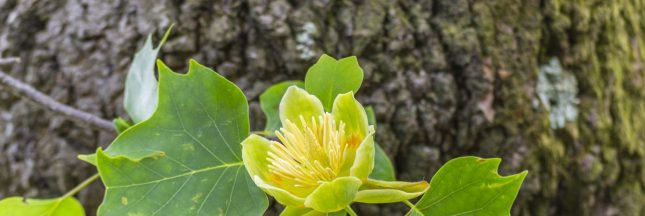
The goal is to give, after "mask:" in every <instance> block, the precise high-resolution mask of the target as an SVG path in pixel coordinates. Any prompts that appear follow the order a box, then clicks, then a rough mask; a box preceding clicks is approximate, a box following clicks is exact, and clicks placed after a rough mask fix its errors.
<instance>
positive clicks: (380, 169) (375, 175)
mask: <svg viewBox="0 0 645 216" xmlns="http://www.w3.org/2000/svg"><path fill="white" fill-rule="evenodd" d="M365 113H366V114H367V122H368V123H369V124H370V125H374V127H375V128H376V116H375V115H374V109H373V108H372V107H371V106H368V107H365ZM374 147H376V148H375V150H376V152H375V154H376V155H374V170H372V173H371V174H370V178H371V179H378V180H386V181H394V180H396V174H395V171H394V165H393V164H392V161H391V160H390V157H388V156H387V154H385V151H383V148H381V146H380V145H378V143H376V142H375V143H374Z"/></svg>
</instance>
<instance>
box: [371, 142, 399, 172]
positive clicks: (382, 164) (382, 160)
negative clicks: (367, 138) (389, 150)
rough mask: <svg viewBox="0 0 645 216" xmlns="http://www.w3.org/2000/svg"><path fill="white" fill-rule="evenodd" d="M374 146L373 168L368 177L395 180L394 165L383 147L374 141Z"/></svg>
mask: <svg viewBox="0 0 645 216" xmlns="http://www.w3.org/2000/svg"><path fill="white" fill-rule="evenodd" d="M374 147H375V149H374V150H375V152H374V169H373V170H372V173H371V174H370V178H371V179H378V180H386V181H394V180H396V175H395V172H394V165H392V161H390V157H388V156H387V154H385V151H383V148H381V146H379V145H378V144H377V143H374Z"/></svg>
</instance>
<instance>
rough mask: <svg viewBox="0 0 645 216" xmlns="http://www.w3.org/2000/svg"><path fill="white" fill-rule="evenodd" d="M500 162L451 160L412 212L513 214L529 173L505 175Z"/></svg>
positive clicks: (423, 213) (474, 158)
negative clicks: (515, 203)
mask: <svg viewBox="0 0 645 216" xmlns="http://www.w3.org/2000/svg"><path fill="white" fill-rule="evenodd" d="M500 162H501V159H499V158H493V159H483V158H478V157H472V156H468V157H460V158H456V159H453V160H450V161H448V163H446V164H445V165H444V166H443V167H441V169H439V171H437V174H435V176H434V177H432V180H431V181H430V189H428V191H427V192H426V193H425V195H424V196H423V197H422V198H421V199H420V200H419V202H417V204H416V205H415V207H414V208H413V209H412V210H411V211H410V212H409V213H408V215H428V216H430V215H432V216H443V215H510V210H511V207H512V205H513V202H514V201H515V197H516V196H517V193H518V191H519V189H520V186H521V185H522V182H523V181H524V177H526V174H527V173H528V172H527V171H524V172H521V173H518V174H515V175H510V176H504V177H502V176H500V175H498V174H497V169H498V167H499V164H500Z"/></svg>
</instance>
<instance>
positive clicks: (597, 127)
mask: <svg viewBox="0 0 645 216" xmlns="http://www.w3.org/2000/svg"><path fill="white" fill-rule="evenodd" d="M0 23H1V24H0V56H1V57H19V58H20V59H21V60H22V62H21V63H20V64H15V65H3V66H0V70H2V71H4V72H5V73H8V74H10V75H11V76H13V77H15V78H17V79H19V80H22V81H24V82H26V83H29V84H30V85H33V86H34V87H35V88H36V89H38V90H40V91H43V92H44V93H46V94H47V95H50V96H51V97H53V98H54V99H56V100H57V101H60V102H62V103H65V104H68V105H71V106H73V107H76V108H78V109H80V110H84V111H87V112H90V113H93V114H95V115H98V116H101V117H103V118H106V119H113V118H116V117H125V116H126V115H125V112H124V110H123V105H122V103H123V87H124V80H125V75H126V72H127V70H128V67H129V65H130V62H131V60H132V56H133V55H134V53H135V52H136V51H137V49H138V48H140V47H141V46H142V44H143V42H144V40H145V37H146V35H147V34H149V33H153V34H154V37H153V38H156V39H157V41H158V39H159V38H160V36H161V34H162V33H163V31H165V29H166V28H167V27H168V26H170V25H171V24H173V23H174V24H175V28H174V29H173V32H172V34H171V35H170V38H169V39H168V42H167V43H166V44H165V45H164V46H163V48H162V50H161V53H160V58H161V59H163V60H164V61H165V62H166V63H167V64H168V65H169V66H170V67H171V68H173V69H175V70H178V71H182V70H184V71H185V70H186V68H187V67H186V66H187V61H188V59H189V58H194V59H196V60H197V61H199V62H200V63H203V64H205V65H207V66H209V67H212V68H214V69H215V70H217V71H218V72H219V73H221V74H223V75H224V76H225V77H226V78H228V79H230V80H232V81H234V82H235V83H236V84H237V85H239V86H240V88H242V89H243V90H244V92H245V94H246V95H247V97H248V99H249V100H250V108H251V120H252V121H251V123H252V130H260V129H262V128H263V124H264V116H263V114H262V112H261V111H260V106H259V104H258V95H259V94H260V93H261V92H262V91H263V90H264V89H266V88H267V87H268V86H270V85H271V84H273V83H275V82H278V81H283V80H294V79H303V78H304V74H305V72H306V70H307V68H308V67H309V66H310V65H312V64H313V63H314V62H315V61H316V60H317V58H318V57H319V56H320V55H321V54H322V53H328V54H330V55H332V56H334V57H337V58H338V57H344V56H349V55H356V56H358V58H359V62H360V64H361V66H362V67H363V69H364V71H365V82H364V83H363V87H362V89H361V91H360V92H359V93H358V99H359V100H360V101H361V102H362V103H363V104H365V105H372V106H373V107H374V110H375V113H376V117H377V120H378V127H377V136H376V140H377V142H378V143H379V144H381V145H382V146H383V147H384V149H385V151H386V152H387V153H388V155H389V156H390V157H391V159H392V160H393V162H394V163H395V166H396V169H397V177H398V178H399V179H403V180H419V179H426V180H429V178H430V177H431V176H432V175H433V174H434V173H435V172H436V170H437V169H438V168H439V167H440V166H441V165H442V164H443V163H444V162H446V161H447V160H449V159H451V158H455V157H458V156H463V155H476V156H480V157H501V158H502V159H503V161H502V165H501V170H500V172H501V173H502V174H510V173H516V172H519V171H521V170H529V171H530V173H529V175H528V176H527V178H526V180H525V182H524V185H523V186H522V189H521V190H520V193H519V195H518V199H517V201H516V202H515V205H514V207H513V210H512V215H635V216H638V215H645V165H644V164H643V163H644V161H645V86H644V85H645V83H644V82H645V81H644V80H643V79H644V78H643V76H644V75H645V68H644V67H645V66H644V65H643V61H645V57H644V56H645V2H644V1H642V0H614V1H607V0H580V1H563V0H522V1H519V0H487V1H480V0H428V1H412V0H372V1H360V0H354V1H351V0H323V1H294V0H275V1H265V0H242V1H232V0H231V1H197V0H187V1H186V0H159V1H144V0H131V1H130V0H111V1H92V0H67V1H65V0H53V1H41V0H21V1H16V0H0ZM155 44H156V43H155ZM113 138H114V134H110V133H106V132H101V131H98V130H94V129H91V128H89V127H87V126H84V125H79V124H77V123H75V122H72V121H69V120H68V119H66V118H64V117H62V116H60V115H57V114H54V113H52V112H48V111H45V110H44V109H42V107H39V106H37V105H35V104H33V103H31V102H29V101H28V100H26V99H23V98H20V97H17V96H14V94H12V93H11V89H8V88H6V87H3V86H0V198H4V197H7V196H20V195H24V196H28V197H41V198H44V197H56V196H59V195H61V194H63V193H65V192H66V191H67V190H69V189H71V188H72V187H74V186H75V185H76V184H78V183H79V182H80V181H82V180H83V179H85V178H87V177H89V176H91V175H92V174H94V173H95V172H96V171H95V169H94V168H93V167H92V166H91V165H88V164H86V163H84V162H82V161H80V160H78V159H76V155H77V154H79V153H82V154H85V153H91V152H94V151H95V149H96V148H97V147H98V146H103V147H105V146H107V145H108V144H109V143H110V142H111V140H112V139H113ZM102 193H103V186H102V185H101V184H100V183H98V182H95V183H93V184H92V185H91V186H90V187H89V188H87V189H85V190H83V191H81V192H80V194H79V198H80V200H81V201H82V202H83V204H84V206H85V208H86V210H87V211H88V214H89V215H94V214H95V210H96V208H97V206H98V205H99V204H100V202H101V199H102ZM277 208H278V207H272V210H271V211H270V212H268V213H267V214H268V215H275V211H277ZM356 208H358V210H359V211H360V212H359V213H360V214H362V215H400V214H402V213H403V212H405V211H406V210H407V207H405V206H404V205H381V206H357V207H356Z"/></svg>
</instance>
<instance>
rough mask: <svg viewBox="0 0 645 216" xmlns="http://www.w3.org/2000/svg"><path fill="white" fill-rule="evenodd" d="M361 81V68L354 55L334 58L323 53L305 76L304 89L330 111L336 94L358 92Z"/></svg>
mask: <svg viewBox="0 0 645 216" xmlns="http://www.w3.org/2000/svg"><path fill="white" fill-rule="evenodd" d="M362 82H363V69H361V66H360V65H358V59H356V56H350V57H347V58H343V59H340V60H336V59H334V58H332V57H331V56H328V55H325V54H323V55H322V56H321V57H320V59H318V62H316V64H314V65H313V66H311V67H310V68H309V70H308V71H307V75H306V76H305V89H306V90H307V91H308V92H309V93H311V94H313V95H316V97H318V98H319V99H320V101H321V102H322V104H323V107H325V110H327V111H330V110H331V108H332V103H333V102H334V99H335V98H336V95H338V94H342V93H347V92H350V91H352V92H354V93H356V92H358V89H359V88H360V87H361V83H362Z"/></svg>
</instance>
